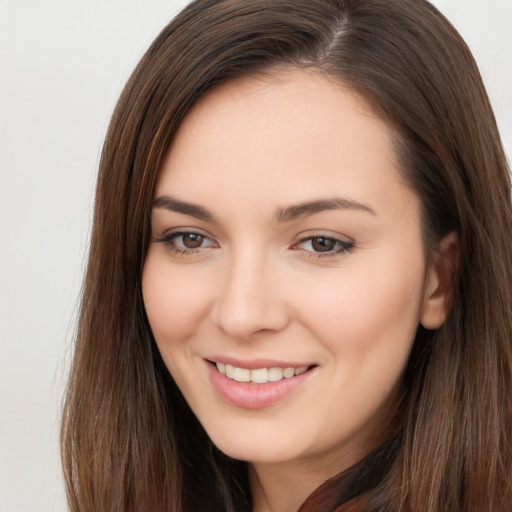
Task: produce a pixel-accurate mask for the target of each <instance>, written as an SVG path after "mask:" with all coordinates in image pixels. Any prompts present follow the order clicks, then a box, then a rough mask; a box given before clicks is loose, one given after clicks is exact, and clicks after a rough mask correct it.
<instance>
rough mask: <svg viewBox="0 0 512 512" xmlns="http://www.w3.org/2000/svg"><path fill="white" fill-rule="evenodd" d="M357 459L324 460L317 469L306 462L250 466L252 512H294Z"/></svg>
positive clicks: (356, 457)
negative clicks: (313, 493) (319, 488)
mask: <svg viewBox="0 0 512 512" xmlns="http://www.w3.org/2000/svg"><path fill="white" fill-rule="evenodd" d="M337 455H338V456H339V454H337ZM360 458H361V453H358V454H356V453H353V454H351V455H349V456H347V457H344V458H343V460H340V459H339V458H338V457H329V456H326V457H325V458H323V460H322V464H321V465H319V464H318V460H310V459H305V460H303V461H300V462H297V461H296V460H294V461H285V462H279V463H265V462H261V463H252V464H250V466H249V483H250V486H251V494H252V498H253V508H252V511H253V512H296V511H297V510H298V509H299V508H300V506H301V505H302V503H303V502H304V501H305V500H306V498H307V497H308V496H309V495H310V494H311V493H312V492H313V491H314V490H315V489H316V488H317V487H319V486H320V485H322V484H323V483H324V482H325V481H326V480H328V479H329V478H330V477H332V476H334V475H336V474H338V473H339V472H341V471H343V470H344V469H346V468H348V467H349V466H351V465H352V464H354V463H355V462H357V461H358V460H359V459H360Z"/></svg>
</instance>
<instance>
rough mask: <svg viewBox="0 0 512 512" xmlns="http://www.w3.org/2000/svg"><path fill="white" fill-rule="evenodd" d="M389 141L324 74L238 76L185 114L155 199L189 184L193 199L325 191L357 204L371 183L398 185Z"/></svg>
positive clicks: (386, 187) (351, 95) (293, 197)
mask: <svg viewBox="0 0 512 512" xmlns="http://www.w3.org/2000/svg"><path fill="white" fill-rule="evenodd" d="M394 137H395V134H394V132H393V130H392V129H391V128H390V127H389V126H388V124H387V123H385V122H384V121H383V120H382V119H380V118H379V117H377V116H376V115H375V114H374V113H373V112H372V110H371V109H370V108H369V107H368V106H367V104H366V103H365V102H364V101H363V99H362V98H361V97H360V96H359V95H357V94H356V93H355V92H353V91H351V90H349V89H347V88H344V87H343V86H341V85H339V84H337V83H335V82H334V81H333V80H330V79H328V78H326V77H325V76H321V75H319V74H316V73H313V72H310V71H303V70H286V71H280V72H279V73H275V74H273V75H271V76H269V75H264V76H250V77H243V78H239V79H235V80H231V81H229V82H227V83H225V84H222V85H221V86H219V87H217V88H216V89H214V90H213V91H211V92H209V93H208V94H207V95H206V96H204V97H203V98H202V99H201V100H200V101H199V102H198V103H197V104H196V105H195V106H194V107H193V109H192V110H191V111H190V112H189V114H188V115H187V116H186V117H185V119H184V121H183V122H182V124H181V126H180V128H179V130H178V132H177V134H176V136H175V138H174V140H173V143H172V144H171V147H170V148H169V151H168V154H167V157H166V159H165V161H164V164H163V166H162V169H161V172H160V176H159V180H158V183H157V190H156V195H159V194H163V193H166V194H169V193H170V194H172V195H178V196H180V195H183V194H184V195H185V196H186V195H188V194H190V193H191V191H192V190H193V191H194V195H195V197H194V199H195V200H199V201H208V200H209V198H211V197H212V195H215V194H216V193H217V192H218V191H219V189H220V188H221V187H224V188H226V187H228V188H229V189H230V191H231V192H232V193H234V194H236V195H237V197H238V198H245V199H246V200H247V201H248V202H250V201H252V200H254V198H255V197H256V196H257V195H258V194H261V196H262V197H264V198H265V201H266V202H269V201H273V202H274V203H275V205H276V206H277V205H279V204H280V203H283V202H284V203H287V202H296V201H303V200H308V199H310V198H311V196H315V195H316V196H324V197H326V196H330V195H332V194H333V191H335V192H336V193H340V194H342V195H343V196H347V195H348V196H355V195H358V196H360V197H358V198H357V199H361V200H363V199H364V200H365V202H367V201H368V199H372V197H371V196H372V191H376V190H378V189H379V188H380V191H381V192H383V193H384V194H385V193H395V192H396V190H395V191H394V192H392V191H391V188H395V189H397V190H398V188H400V187H398V185H401V183H400V182H401V179H400V174H399V172H398V164H397V159H396V155H395V151H394ZM402 188H403V187H402ZM373 199H375V198H373Z"/></svg>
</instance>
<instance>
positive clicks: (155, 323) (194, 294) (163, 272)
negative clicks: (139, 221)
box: [142, 250, 208, 352]
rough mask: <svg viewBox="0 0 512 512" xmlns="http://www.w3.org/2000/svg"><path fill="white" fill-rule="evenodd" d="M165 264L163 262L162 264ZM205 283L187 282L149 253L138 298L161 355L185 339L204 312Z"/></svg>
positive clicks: (186, 277)
mask: <svg viewBox="0 0 512 512" xmlns="http://www.w3.org/2000/svg"><path fill="white" fill-rule="evenodd" d="M162 260H165V261H162ZM207 283H208V280H207V279H204V278H203V277H202V276H201V275H200V276H197V269H196V275H195V278H194V279H191V278H190V276H189V275H188V273H187V272H186V271H184V270H183V269H182V268H181V269H180V270H179V271H178V270H176V269H174V268H173V265H170V264H169V262H168V261H166V258H165V257H164V258H162V256H161V255H158V254H153V253H152V251H151V250H150V252H149V254H148V256H147V258H146V262H145V264H144V270H143V274H142V294H143V298H144V306H145V308H146V314H147V316H148V320H149V324H150V326H151V330H152V332H153V335H154V337H155V340H156V342H157V345H158V347H159V349H160V351H161V352H162V351H163V350H166V349H171V348H172V345H176V344H179V343H180V342H183V341H184V340H186V339H187V338H189V337H190V336H191V335H192V334H193V331H194V329H196V328H197V325H198V323H199V322H200V319H201V318H203V317H204V315H205V314H206V311H207V310H208V299H207V296H208V294H207V288H208V286H207Z"/></svg>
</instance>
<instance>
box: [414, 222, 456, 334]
mask: <svg viewBox="0 0 512 512" xmlns="http://www.w3.org/2000/svg"><path fill="white" fill-rule="evenodd" d="M458 262H459V239H458V236H457V233H456V232H455V231H451V232H450V233H448V234H447V235H446V236H445V237H444V238H443V239H442V240H441V242H440V243H439V250H438V251H436V252H434V253H433V254H432V257H431V261H430V266H429V268H428V271H427V279H426V285H425V295H424V298H423V307H422V310H421V316H420V323H421V325H422V326H423V327H425V329H438V328H439V327H441V325H442V324H443V323H444V321H445V320H446V318H447V316H448V314H449V313H450V310H451V307H452V299H453V285H454V276H455V272H456V270H457V266H458Z"/></svg>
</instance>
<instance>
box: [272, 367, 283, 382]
mask: <svg viewBox="0 0 512 512" xmlns="http://www.w3.org/2000/svg"><path fill="white" fill-rule="evenodd" d="M282 378H283V369H282V368H269V369H268V380H269V381H270V382H277V381H278V380H281V379H282Z"/></svg>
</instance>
